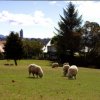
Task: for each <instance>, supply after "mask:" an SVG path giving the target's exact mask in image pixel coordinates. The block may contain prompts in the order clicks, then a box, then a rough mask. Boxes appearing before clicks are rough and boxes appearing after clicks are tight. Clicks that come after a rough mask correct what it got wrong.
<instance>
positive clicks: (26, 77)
mask: <svg viewBox="0 0 100 100" xmlns="http://www.w3.org/2000/svg"><path fill="white" fill-rule="evenodd" d="M26 78H28V79H41V78H39V77H29V76H28V77H26Z"/></svg>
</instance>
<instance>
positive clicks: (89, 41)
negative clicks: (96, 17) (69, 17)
mask: <svg viewBox="0 0 100 100" xmlns="http://www.w3.org/2000/svg"><path fill="white" fill-rule="evenodd" d="M80 47H81V51H82V52H83V53H84V58H85V61H86V63H93V62H94V61H93V60H94V59H96V57H97V56H98V54H99V48H100V26H99V24H98V23H96V22H89V21H86V22H85V24H84V25H83V27H82V36H81V42H80Z"/></svg>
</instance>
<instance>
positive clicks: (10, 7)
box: [0, 0, 100, 38]
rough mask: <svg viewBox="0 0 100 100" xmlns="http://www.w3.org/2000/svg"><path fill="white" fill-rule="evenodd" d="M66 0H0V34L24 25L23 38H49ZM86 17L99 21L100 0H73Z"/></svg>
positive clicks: (92, 20)
mask: <svg viewBox="0 0 100 100" xmlns="http://www.w3.org/2000/svg"><path fill="white" fill-rule="evenodd" d="M68 2H69V1H53V0H52V1H50V0H48V1H43V0H42V1H41V0H40V1H36V0H33V1H27V0H25V1H23V0H22V1H19V0H18V1H16V0H15V1H3V0H1V1H0V34H2V35H4V36H8V35H9V34H10V32H11V31H14V32H19V31H20V30H21V29H23V33H24V34H23V35H24V38H52V37H53V36H54V35H55V34H54V32H56V30H55V27H56V28H58V22H59V21H60V15H61V16H63V15H64V14H63V9H66V8H67V5H68ZM72 3H73V4H74V5H75V7H76V10H78V15H79V16H80V15H82V20H83V24H84V22H85V21H90V22H97V23H98V24H100V11H99V10H100V1H72Z"/></svg>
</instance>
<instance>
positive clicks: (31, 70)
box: [28, 64, 43, 78]
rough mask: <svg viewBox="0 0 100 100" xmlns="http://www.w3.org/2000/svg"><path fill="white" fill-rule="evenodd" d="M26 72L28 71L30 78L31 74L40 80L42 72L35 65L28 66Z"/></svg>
mask: <svg viewBox="0 0 100 100" xmlns="http://www.w3.org/2000/svg"><path fill="white" fill-rule="evenodd" d="M28 71H29V77H30V74H31V73H32V74H33V76H34V75H35V76H37V78H38V76H39V77H40V78H42V77H43V70H42V68H41V67H40V66H38V65H36V64H30V65H29V67H28ZM35 76H34V77H35Z"/></svg>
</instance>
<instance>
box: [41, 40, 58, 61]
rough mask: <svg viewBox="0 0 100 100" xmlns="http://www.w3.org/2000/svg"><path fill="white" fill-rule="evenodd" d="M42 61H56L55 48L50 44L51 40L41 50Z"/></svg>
mask: <svg viewBox="0 0 100 100" xmlns="http://www.w3.org/2000/svg"><path fill="white" fill-rule="evenodd" d="M42 51H43V58H44V59H51V60H54V59H56V58H57V57H56V48H55V46H54V44H51V40H50V41H49V42H48V43H47V44H46V45H45V46H44V47H43V48H42Z"/></svg>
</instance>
